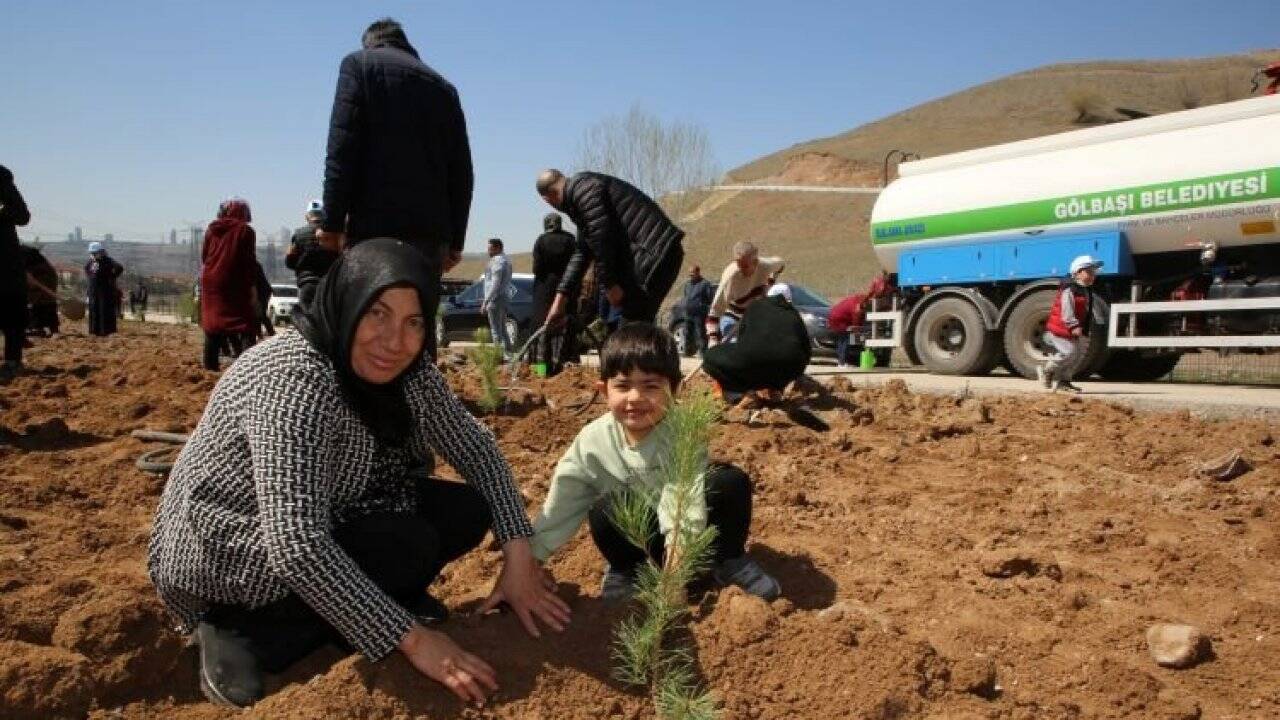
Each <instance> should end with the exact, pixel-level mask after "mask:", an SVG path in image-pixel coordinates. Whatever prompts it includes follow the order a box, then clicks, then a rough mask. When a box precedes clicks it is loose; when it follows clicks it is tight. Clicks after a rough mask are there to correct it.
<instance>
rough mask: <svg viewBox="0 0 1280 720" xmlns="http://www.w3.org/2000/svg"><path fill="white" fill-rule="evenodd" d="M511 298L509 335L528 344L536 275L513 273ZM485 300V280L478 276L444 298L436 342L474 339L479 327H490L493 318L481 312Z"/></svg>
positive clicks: (438, 344) (438, 314) (520, 342)
mask: <svg viewBox="0 0 1280 720" xmlns="http://www.w3.org/2000/svg"><path fill="white" fill-rule="evenodd" d="M509 292H510V294H509V296H508V299H507V337H509V338H511V340H512V342H514V343H515V344H516V348H517V349H519V348H520V346H522V345H524V341H525V340H526V339H528V337H529V335H530V334H531V333H532V332H533V327H532V325H533V276H532V275H529V274H527V273H516V274H514V275H512V276H511V289H510V291H509ZM483 301H484V282H483V281H480V280H477V281H476V282H474V283H472V284H471V285H470V286H469V287H468V288H467V289H466V290H463V291H462V292H459V293H458V294H457V295H451V296H449V297H446V298H445V299H444V300H442V301H441V302H440V311H439V312H438V313H436V346H437V347H446V346H447V345H448V344H449V343H450V342H452V341H454V340H464V341H470V340H471V339H472V338H474V337H475V333H476V328H487V327H489V318H488V317H487V316H485V314H484V313H482V312H480V303H481V302H483Z"/></svg>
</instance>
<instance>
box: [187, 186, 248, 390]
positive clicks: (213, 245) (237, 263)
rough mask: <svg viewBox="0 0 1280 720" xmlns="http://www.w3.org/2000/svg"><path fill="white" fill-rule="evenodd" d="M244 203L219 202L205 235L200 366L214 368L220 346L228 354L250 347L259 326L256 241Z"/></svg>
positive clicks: (237, 353) (235, 199)
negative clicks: (202, 359) (228, 349)
mask: <svg viewBox="0 0 1280 720" xmlns="http://www.w3.org/2000/svg"><path fill="white" fill-rule="evenodd" d="M252 219H253V216H252V214H251V213H250V211H249V203H248V202H246V201H245V200H241V199H240V198H230V199H228V200H224V201H223V202H222V204H221V205H220V206H219V207H218V219H217V220H214V221H213V222H212V223H209V228H208V230H206V231H205V234H204V249H203V251H202V266H201V269H200V327H201V329H202V330H204V367H205V369H208V370H217V369H218V355H219V351H220V350H221V349H222V347H223V345H230V347H231V351H232V355H239V354H240V352H241V351H242V350H243V349H244V348H245V347H248V346H249V345H252V344H253V343H254V339H255V333H256V332H257V328H258V311H257V305H256V303H257V289H256V287H255V285H256V283H257V277H258V258H257V256H256V254H255V245H256V244H257V237H256V236H255V235H254V232H253V228H252V227H251V226H250V225H249V223H250V222H251V221H252Z"/></svg>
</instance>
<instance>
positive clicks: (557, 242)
mask: <svg viewBox="0 0 1280 720" xmlns="http://www.w3.org/2000/svg"><path fill="white" fill-rule="evenodd" d="M542 229H543V230H544V232H543V233H542V234H541V235H539V236H538V239H537V240H535V241H534V243H533V323H534V327H541V326H542V324H543V323H545V322H546V320H547V313H548V312H549V311H550V310H551V303H552V302H553V301H554V300H555V296H556V291H557V290H558V289H559V288H560V282H561V280H563V279H564V271H565V269H566V268H568V267H569V261H570V260H572V259H573V252H574V249H575V248H576V246H577V241H576V240H574V238H573V235H572V234H571V233H567V232H565V231H564V220H563V219H562V218H561V217H560V214H559V213H549V214H548V215H547V216H546V217H544V218H543V219H542ZM570 305H571V306H572V305H574V303H570ZM568 310H569V313H570V314H572V310H573V308H572V307H570V308H569V309H568ZM570 324H572V323H570ZM573 340H574V331H573V329H572V328H567V327H565V326H563V325H561V326H558V327H556V328H548V329H547V331H546V333H545V334H544V335H543V336H542V337H541V338H540V339H539V340H538V356H537V362H541V363H545V364H546V366H547V376H548V377H550V376H553V375H556V374H557V373H559V372H560V369H561V368H562V367H563V366H564V364H565V363H566V362H576V360H577V353H576V352H574V349H573V348H572V347H571V346H572V345H573V344H574V343H573Z"/></svg>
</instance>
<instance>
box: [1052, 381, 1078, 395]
mask: <svg viewBox="0 0 1280 720" xmlns="http://www.w3.org/2000/svg"><path fill="white" fill-rule="evenodd" d="M1053 391H1054V392H1058V391H1062V392H1069V393H1075V394H1077V395H1078V394H1080V393H1082V392H1084V390H1082V389H1080V388H1079V387H1077V386H1075V385H1072V384H1071V383H1070V382H1069V381H1067V380H1059V381H1057V382H1055V383H1054V384H1053Z"/></svg>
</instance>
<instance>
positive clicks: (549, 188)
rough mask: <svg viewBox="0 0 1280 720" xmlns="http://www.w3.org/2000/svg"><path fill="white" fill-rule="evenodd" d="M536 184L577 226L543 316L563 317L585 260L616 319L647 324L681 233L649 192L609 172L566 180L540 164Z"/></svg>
mask: <svg viewBox="0 0 1280 720" xmlns="http://www.w3.org/2000/svg"><path fill="white" fill-rule="evenodd" d="M537 189H538V194H539V195H541V196H542V199H543V200H545V201H546V202H547V204H549V205H551V207H553V208H555V209H557V210H560V211H561V212H564V213H566V214H567V215H568V216H569V218H570V219H571V220H573V224H574V225H577V226H578V245H577V249H576V250H575V252H574V254H573V258H572V260H570V262H569V266H568V268H566V269H565V273H564V277H563V278H562V279H561V280H560V288H559V292H557V293H556V299H555V302H553V303H552V304H551V310H550V312H548V313H547V322H548V323H555V322H558V321H559V319H560V318H561V317H563V316H564V313H565V309H566V305H567V304H568V302H569V298H572V297H576V292H577V289H578V287H579V284H580V283H581V282H582V277H583V275H584V274H585V273H586V270H587V265H588V264H589V263H590V262H591V261H592V260H594V261H595V262H596V264H597V275H598V277H599V278H600V284H601V286H603V287H604V288H605V295H606V297H607V298H608V301H609V304H610V305H612V306H613V307H615V308H621V310H622V317H623V319H624V320H637V321H642V322H650V323H651V322H653V321H654V318H656V317H657V315H658V308H659V307H660V306H661V305H662V300H663V298H665V297H666V296H667V291H668V290H670V289H671V285H672V284H673V283H675V281H676V276H677V275H679V274H680V263H681V261H682V260H683V259H684V248H683V247H682V245H681V243H682V241H683V240H684V231H683V230H681V229H680V228H678V227H676V226H675V224H674V223H672V222H671V220H670V219H668V218H667V214H666V213H664V212H663V211H662V208H661V207H659V206H658V203H656V202H654V201H653V199H652V198H650V197H649V196H648V195H645V194H644V193H643V192H641V191H640V190H638V189H636V188H635V187H633V186H632V185H631V184H629V183H627V182H626V181H624V180H619V179H618V178H616V177H613V176H611V175H605V174H603V173H595V172H581V173H578V174H576V175H574V176H573V177H571V178H567V177H565V176H564V173H562V172H560V171H559V170H545V171H543V173H542V174H541V175H539V176H538V182H537Z"/></svg>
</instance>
